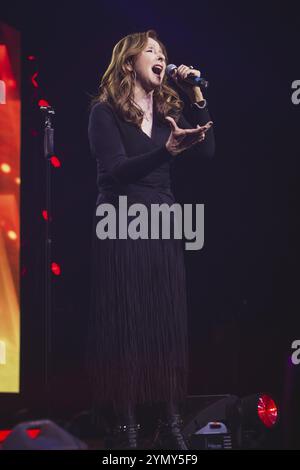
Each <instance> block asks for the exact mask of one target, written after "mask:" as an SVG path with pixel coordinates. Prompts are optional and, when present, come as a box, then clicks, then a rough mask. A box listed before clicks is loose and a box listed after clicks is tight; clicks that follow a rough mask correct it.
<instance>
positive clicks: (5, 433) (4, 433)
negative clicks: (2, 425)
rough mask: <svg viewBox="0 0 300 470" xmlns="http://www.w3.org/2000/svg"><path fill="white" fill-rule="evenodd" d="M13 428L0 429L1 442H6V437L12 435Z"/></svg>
mask: <svg viewBox="0 0 300 470" xmlns="http://www.w3.org/2000/svg"><path fill="white" fill-rule="evenodd" d="M10 433H11V430H9V429H1V431H0V442H4V441H5V439H6V438H7V437H8V436H9V435H10Z"/></svg>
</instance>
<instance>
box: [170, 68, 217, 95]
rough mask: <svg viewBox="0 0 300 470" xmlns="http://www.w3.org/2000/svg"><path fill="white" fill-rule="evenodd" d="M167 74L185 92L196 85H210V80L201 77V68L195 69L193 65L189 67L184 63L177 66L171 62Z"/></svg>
mask: <svg viewBox="0 0 300 470" xmlns="http://www.w3.org/2000/svg"><path fill="white" fill-rule="evenodd" d="M166 74H167V76H168V77H170V78H172V80H174V82H175V83H176V84H177V85H178V87H179V88H181V89H182V90H183V91H185V92H188V91H190V90H191V88H195V87H199V88H207V87H208V81H207V80H205V79H204V78H202V77H201V72H200V70H196V69H194V67H193V66H192V65H190V66H189V67H188V66H187V65H183V64H182V65H180V66H179V67H177V66H176V65H174V64H169V65H167V68H166Z"/></svg>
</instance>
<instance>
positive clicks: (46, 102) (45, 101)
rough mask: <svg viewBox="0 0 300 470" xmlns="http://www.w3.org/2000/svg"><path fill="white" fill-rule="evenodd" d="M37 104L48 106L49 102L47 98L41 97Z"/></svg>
mask: <svg viewBox="0 0 300 470" xmlns="http://www.w3.org/2000/svg"><path fill="white" fill-rule="evenodd" d="M38 105H39V106H50V104H49V103H48V101H47V100H43V99H42V100H39V102H38Z"/></svg>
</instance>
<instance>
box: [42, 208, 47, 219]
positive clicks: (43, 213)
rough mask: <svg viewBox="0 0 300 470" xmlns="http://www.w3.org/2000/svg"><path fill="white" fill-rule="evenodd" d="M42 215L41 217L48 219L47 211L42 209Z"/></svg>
mask: <svg viewBox="0 0 300 470" xmlns="http://www.w3.org/2000/svg"><path fill="white" fill-rule="evenodd" d="M42 216H43V218H44V219H45V220H48V211H46V210H43V211H42Z"/></svg>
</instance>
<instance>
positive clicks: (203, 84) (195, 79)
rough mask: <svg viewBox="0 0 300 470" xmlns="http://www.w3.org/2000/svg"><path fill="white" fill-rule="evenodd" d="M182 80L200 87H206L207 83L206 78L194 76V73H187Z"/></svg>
mask: <svg viewBox="0 0 300 470" xmlns="http://www.w3.org/2000/svg"><path fill="white" fill-rule="evenodd" d="M184 81H185V82H188V83H190V84H191V85H195V86H199V87H202V88H207V87H208V85H209V83H208V81H207V80H205V79H204V78H202V77H195V75H188V76H187V77H186V79H185V80H184Z"/></svg>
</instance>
